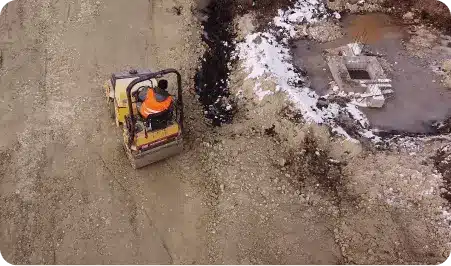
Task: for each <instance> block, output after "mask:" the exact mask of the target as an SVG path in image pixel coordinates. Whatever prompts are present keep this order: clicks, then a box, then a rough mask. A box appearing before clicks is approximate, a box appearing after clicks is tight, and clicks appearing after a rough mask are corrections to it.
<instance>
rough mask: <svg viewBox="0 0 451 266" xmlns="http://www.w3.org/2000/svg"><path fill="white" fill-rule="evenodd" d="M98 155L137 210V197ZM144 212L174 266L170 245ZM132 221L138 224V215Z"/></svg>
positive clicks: (145, 212) (131, 222)
mask: <svg viewBox="0 0 451 266" xmlns="http://www.w3.org/2000/svg"><path fill="white" fill-rule="evenodd" d="M96 154H97V156H98V157H99V161H100V162H101V164H102V167H103V168H105V169H106V170H107V171H108V173H110V176H112V177H113V179H114V181H116V183H117V184H118V185H119V187H120V188H121V189H122V191H124V193H126V194H127V195H128V196H129V198H130V199H132V202H133V203H134V206H135V208H136V206H137V204H136V200H135V196H134V195H133V194H132V193H131V192H130V191H129V190H128V189H127V188H126V187H125V186H124V185H123V184H122V182H120V181H119V179H118V178H117V177H116V175H115V173H114V172H113V171H112V170H111V169H110V168H109V167H108V166H107V164H106V163H105V160H104V159H103V158H102V156H101V155H100V154H99V153H96ZM135 212H136V210H135ZM142 212H143V214H144V215H145V217H146V218H147V221H148V224H149V226H150V227H151V228H153V229H154V230H155V232H156V233H157V235H158V238H159V240H160V242H161V245H162V246H163V248H164V250H165V251H166V253H167V255H168V257H169V259H170V262H169V264H173V263H174V259H173V257H172V255H171V252H170V251H169V248H168V245H167V244H166V241H165V239H164V237H163V236H162V235H161V233H159V230H158V228H157V227H156V226H155V223H154V221H153V220H152V218H151V217H150V215H149V214H148V213H147V211H146V210H145V209H142ZM131 219H134V220H135V221H134V222H133V221H132V220H131V221H130V224H134V223H136V215H135V216H134V218H131ZM133 230H134V231H135V233H136V225H135V226H134V228H133Z"/></svg>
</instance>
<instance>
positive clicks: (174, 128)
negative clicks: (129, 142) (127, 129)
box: [135, 123, 180, 147]
mask: <svg viewBox="0 0 451 266" xmlns="http://www.w3.org/2000/svg"><path fill="white" fill-rule="evenodd" d="M179 131H180V127H179V125H178V124H177V123H176V124H173V125H171V126H169V127H167V128H165V129H160V130H155V131H148V132H147V138H146V136H145V134H144V131H141V132H139V133H138V134H136V137H135V145H136V146H137V147H140V146H143V145H146V144H149V143H152V142H155V141H158V140H161V139H165V138H167V137H170V136H173V135H176V134H178V133H179Z"/></svg>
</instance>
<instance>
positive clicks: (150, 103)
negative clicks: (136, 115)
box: [139, 88, 172, 118]
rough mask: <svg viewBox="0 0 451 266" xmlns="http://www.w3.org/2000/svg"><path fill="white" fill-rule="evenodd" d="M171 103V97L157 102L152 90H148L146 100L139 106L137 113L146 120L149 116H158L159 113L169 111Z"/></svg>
mask: <svg viewBox="0 0 451 266" xmlns="http://www.w3.org/2000/svg"><path fill="white" fill-rule="evenodd" d="M171 103H172V96H169V97H167V98H166V100H164V101H162V102H158V101H157V99H156V98H155V91H154V89H153V88H149V90H148V91H147V97H146V100H144V102H143V103H142V105H141V108H140V109H139V112H140V113H141V115H142V116H143V117H144V118H147V117H148V116H149V115H151V114H158V113H160V112H163V111H166V110H167V109H169V107H170V106H171Z"/></svg>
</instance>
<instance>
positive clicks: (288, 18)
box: [274, 0, 328, 38]
mask: <svg viewBox="0 0 451 266" xmlns="http://www.w3.org/2000/svg"><path fill="white" fill-rule="evenodd" d="M326 16H328V14H327V11H326V8H325V6H324V4H323V3H322V1H320V0H304V1H297V2H296V3H295V5H294V7H292V8H289V9H288V10H281V9H279V11H278V16H276V17H275V18H274V24H275V25H276V26H277V27H279V28H280V30H279V32H280V31H286V32H287V33H288V34H289V37H291V38H293V37H294V36H296V33H297V30H296V26H297V25H299V24H303V23H312V22H317V21H319V20H321V19H322V18H325V17H326Z"/></svg>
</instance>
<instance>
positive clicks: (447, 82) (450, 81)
mask: <svg viewBox="0 0 451 266" xmlns="http://www.w3.org/2000/svg"><path fill="white" fill-rule="evenodd" d="M443 85H445V87H446V88H447V89H451V76H447V77H446V78H445V80H444V81H443Z"/></svg>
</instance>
